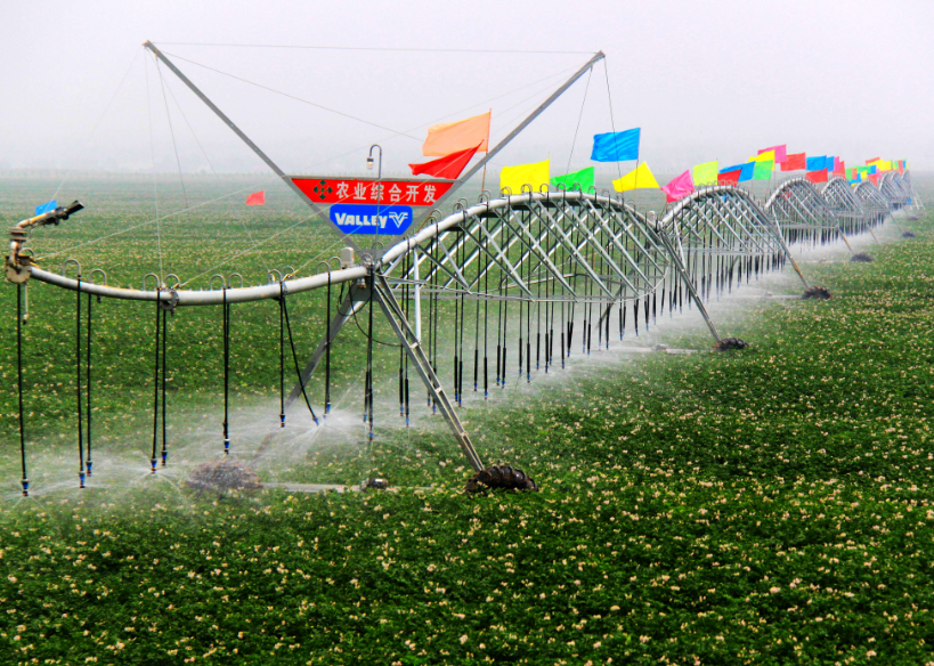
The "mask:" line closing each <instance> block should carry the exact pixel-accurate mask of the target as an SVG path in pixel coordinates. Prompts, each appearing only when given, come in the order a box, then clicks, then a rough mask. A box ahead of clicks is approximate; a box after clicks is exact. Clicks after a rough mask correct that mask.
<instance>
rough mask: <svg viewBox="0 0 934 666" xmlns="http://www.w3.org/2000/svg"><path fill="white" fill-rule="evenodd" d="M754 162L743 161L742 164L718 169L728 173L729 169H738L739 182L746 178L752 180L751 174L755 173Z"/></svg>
mask: <svg viewBox="0 0 934 666" xmlns="http://www.w3.org/2000/svg"><path fill="white" fill-rule="evenodd" d="M755 169H756V163H755V162H743V163H742V164H734V165H733V166H731V167H727V168H726V169H720V173H729V172H731V171H739V182H741V183H742V182H744V181H747V180H752V176H753V174H754V173H755Z"/></svg>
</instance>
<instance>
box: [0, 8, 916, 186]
mask: <svg viewBox="0 0 934 666" xmlns="http://www.w3.org/2000/svg"><path fill="white" fill-rule="evenodd" d="M932 31H934V2H931V1H930V0H915V1H907V0H906V1H899V0H887V1H885V2H880V1H879V0H848V1H846V2H838V1H822V0H809V1H802V0H782V1H778V0H776V1H773V2H765V1H763V0H755V1H753V0H748V1H742V2H741V1H738V0H720V1H719V2H703V3H702V2H696V1H687V0H685V1H675V0H651V1H650V0H643V1H641V2H638V3H634V2H625V1H623V0H615V1H612V2H610V1H604V0H598V1H596V2H589V3H581V2H576V3H575V2H568V1H567V0H560V1H559V0H535V1H534V2H524V1H523V2H503V1H502V0H498V1H491V0H471V1H470V2H447V1H444V0H431V1H422V0H394V1H392V2H360V1H356V0H341V1H338V2H315V1H311V2H309V1H308V0H303V1H301V2H299V1H293V0H267V1H265V2H256V1H255V0H223V1H220V0H211V1H207V2H194V1H192V0H159V1H158V2H154V1H153V2H143V1H140V2H126V0H121V1H117V0H95V1H93V2H86V1H74V0H72V1H63V0H32V1H30V2H13V1H6V2H2V3H0V36H2V38H0V63H2V65H0V67H2V69H0V72H2V83H3V100H4V103H3V104H2V105H0V132H2V134H0V137H2V141H0V168H44V167H65V168H101V169H118V170H141V171H144V170H151V169H152V166H153V162H155V164H156V167H157V169H158V170H160V171H173V170H175V169H176V168H177V165H176V157H175V151H176V150H177V151H178V161H179V162H181V164H182V168H183V169H184V170H185V171H199V170H200V171H210V170H212V169H213V170H217V171H230V170H235V171H263V170H265V166H264V165H263V164H262V163H261V162H260V161H259V160H258V159H257V158H256V157H255V156H254V155H253V154H252V153H250V151H249V150H248V149H246V148H245V147H244V146H243V144H242V143H241V142H240V141H239V140H238V139H237V138H236V137H235V136H234V135H233V134H232V133H231V132H230V131H229V130H228V129H227V128H225V127H224V126H223V125H222V124H221V123H220V122H219V121H218V120H217V119H216V118H215V117H213V116H212V115H211V114H210V112H209V111H207V110H206V108H205V107H204V105H203V104H201V103H200V102H199V101H198V100H197V99H195V98H194V96H193V95H192V94H191V93H190V92H189V91H187V90H186V89H185V88H184V87H183V86H182V85H181V84H180V83H179V81H178V80H177V79H176V78H175V77H174V76H173V75H172V74H171V73H170V72H168V71H167V70H165V69H164V68H163V69H161V71H160V70H157V69H156V67H155V65H154V64H153V59H152V57H151V55H149V56H146V55H145V54H144V53H143V51H142V49H141V46H140V45H141V44H142V43H143V42H144V41H145V40H147V39H150V40H152V41H153V42H154V43H156V44H157V45H159V46H160V47H162V48H163V49H164V51H166V52H168V53H171V54H173V55H172V57H173V59H174V60H175V62H176V64H177V65H178V66H179V67H180V68H181V69H182V70H183V71H184V72H185V73H186V74H188V75H189V76H190V77H191V78H192V80H194V81H195V83H196V84H197V85H199V86H201V87H202V88H203V90H204V92H205V93H206V94H207V95H208V96H210V97H211V98H212V99H214V100H215V101H216V102H217V103H218V105H219V106H220V107H221V108H222V109H224V110H225V111H226V112H227V113H228V114H229V115H230V116H231V118H232V119H233V120H234V121H235V122H237V123H238V124H240V125H241V126H242V127H243V129H244V130H245V131H246V132H247V134H249V135H250V136H251V137H252V138H254V140H255V141H256V142H257V143H258V144H259V145H260V146H261V147H262V148H263V149H264V150H266V151H267V152H268V153H269V155H270V156H271V157H272V158H273V160H275V161H276V162H277V163H279V164H281V166H282V167H283V168H284V169H285V170H286V171H289V172H296V173H306V174H320V175H324V174H326V173H338V172H354V171H357V170H360V171H361V175H362V173H363V172H362V165H363V159H364V158H365V156H366V152H367V148H368V146H369V145H370V144H372V143H379V144H380V145H381V146H382V147H383V148H384V151H385V155H384V157H385V160H384V169H385V171H386V172H387V173H390V174H397V175H402V174H403V173H404V171H405V169H406V166H405V165H406V164H407V163H408V162H416V161H422V160H424V158H422V157H421V155H420V147H421V140H422V139H423V137H424V135H425V130H426V128H427V126H428V125H430V124H432V123H434V122H438V121H449V120H456V119H458V118H462V117H466V116H467V115H471V114H474V113H481V112H484V111H486V110H488V109H492V111H493V137H492V138H493V141H494V143H495V141H496V140H497V139H499V138H502V137H503V136H505V134H506V133H508V131H509V130H510V129H511V128H512V126H514V125H515V123H516V122H518V120H520V119H521V117H522V115H523V114H525V113H528V112H529V111H531V109H532V108H534V107H535V106H536V105H537V104H538V103H540V102H541V101H542V100H543V99H544V98H545V97H546V96H547V95H548V93H549V92H550V91H551V90H553V89H554V88H555V87H557V86H558V85H559V84H560V83H561V82H562V81H563V80H564V79H566V78H567V77H568V76H569V75H570V74H571V73H572V72H573V71H574V70H575V69H576V68H578V67H580V66H581V65H583V64H584V63H585V62H586V61H587V60H588V58H589V57H590V55H589V54H592V53H594V52H596V51H598V50H602V51H603V52H604V53H605V54H606V61H605V65H606V66H605V68H604V65H603V64H600V65H599V66H597V67H596V68H595V69H594V70H593V73H592V75H591V76H590V77H584V78H583V79H581V80H580V81H579V82H578V83H577V84H576V85H575V86H574V87H573V88H571V89H570V90H569V91H568V93H567V94H566V95H565V96H564V97H563V98H562V99H561V100H560V102H559V103H557V104H556V105H555V106H554V107H553V108H552V109H550V110H549V111H548V112H546V113H545V114H544V115H543V116H542V117H541V119H540V121H537V122H536V123H535V125H534V126H533V127H532V128H530V129H529V131H528V132H527V133H524V134H522V135H521V136H520V137H519V138H518V139H517V140H516V141H515V142H514V144H513V145H512V146H511V147H510V149H509V150H508V151H505V152H504V153H503V154H502V156H501V157H500V158H499V159H498V160H497V161H496V165H498V166H502V165H505V164H514V163H517V162H522V161H531V160H539V159H544V158H546V157H550V158H551V159H552V173H553V174H557V173H563V172H564V169H565V168H566V167H568V168H570V169H572V170H573V169H579V168H582V167H584V166H587V165H588V164H590V163H589V161H588V158H589V150H590V143H591V141H592V135H593V134H594V133H595V132H606V131H610V130H611V129H613V128H614V127H615V129H617V130H622V129H628V128H631V127H641V128H642V146H641V158H642V159H644V160H647V161H648V162H649V163H650V164H651V165H652V167H653V169H654V170H656V171H659V172H665V173H672V172H677V171H680V170H683V169H686V168H688V167H690V166H692V165H693V164H696V163H698V162H703V161H708V160H713V159H717V160H720V162H721V165H722V166H725V165H727V164H732V163H734V162H740V161H745V160H746V159H747V158H748V157H749V156H750V155H752V154H754V153H755V151H756V149H758V148H763V147H766V146H771V145H774V144H779V143H787V144H788V149H789V151H790V152H800V151H806V152H807V153H808V154H812V155H824V154H832V155H840V156H842V157H843V158H844V159H846V160H847V162H848V164H856V163H862V161H863V160H865V159H866V158H870V157H876V156H882V157H885V158H890V159H901V158H905V159H908V160H910V162H911V164H912V168H913V169H915V170H930V169H934V138H932V126H934V124H932V115H934V114H932V111H934V89H932V85H931V74H930V68H931V54H932V52H934V47H932V46H931V42H930V39H931V35H932V34H934V32H932ZM219 43H223V44H254V45H258V44H262V45H291V46H311V47H325V46H327V47H364V48H367V49H374V48H409V49H424V50H420V51H375V50H321V49H295V48H293V49H282V48H245V47H240V46H225V47H221V46H196V45H193V44H219ZM428 49H462V50H464V51H459V52H430V51H427V50H428ZM491 50H503V51H510V52H509V53H489V52H474V51H491ZM529 51H547V52H549V53H540V54H533V53H527V52H529ZM522 52H526V53H522ZM556 52H562V53H556ZM176 56H177V57H176ZM196 63H197V64H196ZM208 67H210V68H213V69H208ZM215 70H216V71H215ZM221 72H223V74H222V73H221ZM230 75H234V76H237V77H240V79H247V80H249V81H251V82H253V83H254V84H260V85H263V86H266V87H268V88H272V89H274V90H276V91H280V92H285V93H288V94H290V95H292V96H293V97H297V98H300V100H296V99H292V98H288V97H285V96H283V95H280V94H276V93H273V92H270V91H269V90H265V89H263V88H260V87H258V86H257V85H251V84H248V83H245V82H243V81H241V80H238V79H235V78H233V77H232V76H230ZM160 76H161V79H160ZM607 84H609V87H608V85H607ZM315 105H317V106H315ZM611 105H612V116H611V114H610V108H611ZM320 107H326V108H327V109H329V110H325V109H322V108H320ZM334 111H338V112H340V113H341V114H344V115H339V114H338V113H334ZM348 116H353V117H354V118H349V117H348ZM356 119H362V120H365V121H367V122H366V123H364V122H359V121H358V120H356ZM578 125H579V129H578ZM150 132H151V136H152V142H151V143H150ZM173 136H174V142H173ZM575 136H576V139H575ZM601 168H603V169H608V168H616V167H615V166H613V167H607V166H602V167H601Z"/></svg>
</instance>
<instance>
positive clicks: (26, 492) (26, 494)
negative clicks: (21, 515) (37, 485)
mask: <svg viewBox="0 0 934 666" xmlns="http://www.w3.org/2000/svg"><path fill="white" fill-rule="evenodd" d="M20 483H21V484H22V485H23V497H29V479H23V480H22V481H20Z"/></svg>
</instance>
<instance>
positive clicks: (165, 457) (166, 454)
mask: <svg viewBox="0 0 934 666" xmlns="http://www.w3.org/2000/svg"><path fill="white" fill-rule="evenodd" d="M168 457H169V452H168V451H163V452H162V466H163V467H165V461H166V459H167V458H168Z"/></svg>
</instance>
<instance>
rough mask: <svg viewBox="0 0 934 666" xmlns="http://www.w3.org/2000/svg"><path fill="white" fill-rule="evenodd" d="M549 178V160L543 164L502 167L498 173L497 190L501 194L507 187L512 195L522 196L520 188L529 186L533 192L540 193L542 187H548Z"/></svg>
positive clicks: (534, 163)
mask: <svg viewBox="0 0 934 666" xmlns="http://www.w3.org/2000/svg"><path fill="white" fill-rule="evenodd" d="M550 177H551V158H548V159H547V160H545V161H544V162H533V163H532V164H517V165H516V166H511V167H503V170H502V171H500V172H499V189H500V192H502V191H503V190H505V189H506V188H507V187H508V188H509V189H510V191H511V192H512V193H513V194H522V186H523V185H529V186H531V188H532V191H533V192H540V191H543V190H541V189H540V188H541V186H542V185H546V186H547V185H548V181H549V179H550ZM546 189H547V188H546Z"/></svg>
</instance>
